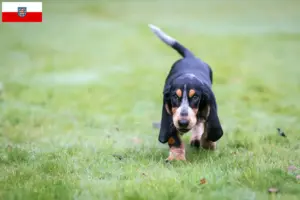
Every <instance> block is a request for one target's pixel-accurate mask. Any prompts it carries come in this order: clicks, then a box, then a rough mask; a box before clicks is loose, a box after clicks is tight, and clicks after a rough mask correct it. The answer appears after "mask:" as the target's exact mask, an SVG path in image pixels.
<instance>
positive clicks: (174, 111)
mask: <svg viewBox="0 0 300 200" xmlns="http://www.w3.org/2000/svg"><path fill="white" fill-rule="evenodd" d="M177 109H178V108H177V107H173V108H172V114H173V115H174V114H175V113H176V111H177Z"/></svg>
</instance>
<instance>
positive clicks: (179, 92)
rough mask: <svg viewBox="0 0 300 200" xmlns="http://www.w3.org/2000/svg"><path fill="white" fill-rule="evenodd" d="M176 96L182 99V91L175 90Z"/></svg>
mask: <svg viewBox="0 0 300 200" xmlns="http://www.w3.org/2000/svg"><path fill="white" fill-rule="evenodd" d="M176 94H177V96H178V97H182V91H181V89H177V90H176Z"/></svg>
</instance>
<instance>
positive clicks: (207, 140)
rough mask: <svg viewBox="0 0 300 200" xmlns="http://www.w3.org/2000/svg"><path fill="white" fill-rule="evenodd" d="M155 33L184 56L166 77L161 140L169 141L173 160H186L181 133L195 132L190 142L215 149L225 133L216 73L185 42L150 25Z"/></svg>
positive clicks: (193, 144)
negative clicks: (213, 83) (217, 101)
mask: <svg viewBox="0 0 300 200" xmlns="http://www.w3.org/2000/svg"><path fill="white" fill-rule="evenodd" d="M149 27H150V29H151V30H152V32H153V33H154V34H155V35H156V36H157V37H158V38H159V39H160V40H162V41H163V42H164V43H166V44H167V45H169V46H170V47H172V48H173V49H175V50H176V51H177V52H178V53H179V54H180V55H181V56H182V57H183V58H181V59H179V60H177V61H176V62H175V63H173V65H172V67H171V70H170V72H169V74H168V76H167V78H166V80H165V85H164V89H163V106H162V118H161V127H160V132H159V137H158V140H159V141H160V142H161V143H163V144H164V143H166V142H168V145H169V147H170V150H169V157H168V158H167V161H171V160H186V158H185V147H184V144H183V142H182V140H181V136H182V135H184V134H185V133H187V132H188V131H191V132H192V136H191V139H190V144H191V145H192V146H194V147H197V148H199V147H200V146H201V147H202V148H204V149H210V150H215V149H216V141H218V140H219V139H220V138H221V137H222V136H223V129H222V126H221V124H220V120H219V117H218V112H217V103H216V98H215V95H214V93H213V91H212V82H213V72H212V69H211V68H210V66H209V65H208V64H207V63H205V62H204V61H202V60H201V59H199V58H198V57H196V56H195V55H194V54H193V53H192V52H191V51H190V50H188V49H187V48H185V47H184V46H183V45H182V44H180V43H179V42H178V41H176V40H175V39H174V38H172V37H170V36H169V35H167V34H166V33H164V32H163V31H162V30H161V29H160V28H158V27H156V26H154V25H152V24H149Z"/></svg>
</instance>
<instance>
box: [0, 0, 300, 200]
mask: <svg viewBox="0 0 300 200" xmlns="http://www.w3.org/2000/svg"><path fill="white" fill-rule="evenodd" d="M43 15H44V17H43V20H44V21H43V23H41V24H0V84H1V86H0V87H1V96H0V99H1V100H0V199H3V200H12V199H15V200H17V199H24V200H35V199H41V200H48V199H49V200H50V199H61V200H68V199H78V200H79V199H80V200H84V199H91V200H93V199H104V200H110V199H127V200H129V199H133V200H139V199H140V200H141V199H149V200H150V199H154V200H158V199H159V200H160V199H161V200H166V199H172V200H173V199H175V200H182V199H205V200H211V199H213V200H215V199H216V200H223V199H228V200H253V199H259V200H260V199H262V200H265V199H285V200H296V199H299V198H300V177H299V175H300V123H299V120H300V104H299V103H300V64H299V59H300V21H299V19H300V2H299V1H296V0H294V1H293V0H287V1H283V0H282V1H275V0H274V1H268V0H266V1H250V0H249V1H217V0H215V1H204V0H203V1H192V0H190V1H187V2H185V1H179V0H178V1H174V2H172V1H153V2H152V1H137V0H136V1H132V0H129V1H111V2H109V1H96V0H95V1H91V0H90V1H86V2H84V1H83V0H82V1H73V2H72V1H47V2H44V3H43ZM148 23H152V24H155V25H157V26H159V27H161V28H162V29H163V30H164V31H166V32H167V33H168V34H170V35H171V36H173V37H175V38H176V39H178V40H179V41H180V42H181V43H182V44H184V45H185V46H186V47H188V48H190V49H191V50H192V51H193V52H194V53H195V54H196V55H198V56H199V57H200V58H202V59H203V60H205V61H206V62H208V63H209V64H210V65H211V67H212V68H213V70H214V77H215V78H214V85H213V90H214V91H215V94H216V97H217V102H218V108H219V115H220V119H221V122H222V124H223V128H224V132H225V134H224V137H222V138H221V140H220V141H219V142H218V149H217V151H215V152H207V151H204V150H201V151H196V150H194V149H191V148H190V147H189V145H188V141H189V136H190V134H187V135H186V136H184V141H185V143H186V147H187V162H173V163H169V164H167V163H165V162H164V159H165V158H166V157H167V156H168V146H167V145H164V144H160V143H159V142H158V139H157V137H158V131H159V130H158V129H154V128H153V127H152V122H158V121H159V120H160V117H161V106H162V89H163V84H164V80H165V77H166V75H167V73H168V71H169V69H170V66H171V64H172V63H173V62H174V61H175V60H176V59H179V58H180V56H179V55H178V54H177V52H175V51H174V50H172V49H171V48H169V47H167V46H166V45H165V44H163V43H162V42H161V41H159V39H158V38H156V36H154V35H153V33H152V32H151V31H150V30H149V28H148V26H147V25H148ZM277 128H281V129H282V130H283V131H285V134H286V136H287V137H282V136H280V135H279V134H278V133H277ZM269 188H275V189H278V190H279V192H278V193H277V194H275V193H272V194H269V193H268V189H269Z"/></svg>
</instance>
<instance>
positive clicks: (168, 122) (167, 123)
mask: <svg viewBox="0 0 300 200" xmlns="http://www.w3.org/2000/svg"><path fill="white" fill-rule="evenodd" d="M163 95H164V97H163V105H162V117H161V123H160V131H159V136H158V141H160V142H161V143H166V142H167V141H168V139H169V137H170V136H171V134H172V114H171V113H170V97H169V95H170V86H168V85H167V86H165V88H164V92H163Z"/></svg>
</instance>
